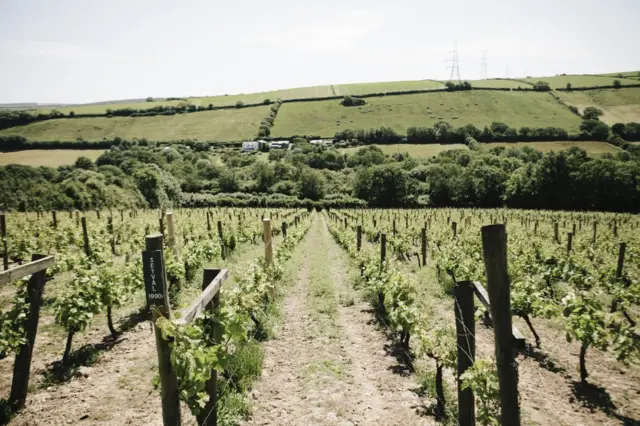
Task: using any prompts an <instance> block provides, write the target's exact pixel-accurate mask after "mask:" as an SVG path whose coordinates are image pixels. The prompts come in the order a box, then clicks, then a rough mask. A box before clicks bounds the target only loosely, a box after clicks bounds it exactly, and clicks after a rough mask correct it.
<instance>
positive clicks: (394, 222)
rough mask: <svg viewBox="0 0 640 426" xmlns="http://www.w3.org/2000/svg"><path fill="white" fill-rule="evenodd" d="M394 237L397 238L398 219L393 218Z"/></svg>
mask: <svg viewBox="0 0 640 426" xmlns="http://www.w3.org/2000/svg"><path fill="white" fill-rule="evenodd" d="M392 235H393V236H394V237H395V236H396V218H395V217H394V218H393V233H392Z"/></svg>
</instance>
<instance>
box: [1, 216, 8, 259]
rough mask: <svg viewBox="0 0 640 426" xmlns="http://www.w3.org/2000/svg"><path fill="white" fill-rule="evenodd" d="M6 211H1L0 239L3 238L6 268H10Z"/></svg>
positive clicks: (3, 257) (3, 254)
mask: <svg viewBox="0 0 640 426" xmlns="http://www.w3.org/2000/svg"><path fill="white" fill-rule="evenodd" d="M6 220H7V219H6V217H5V215H4V213H0V239H2V264H3V265H4V270H5V271H6V270H7V269H9V253H8V250H9V248H8V244H7V222H6Z"/></svg>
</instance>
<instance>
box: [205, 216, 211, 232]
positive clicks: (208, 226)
mask: <svg viewBox="0 0 640 426" xmlns="http://www.w3.org/2000/svg"><path fill="white" fill-rule="evenodd" d="M205 213H206V214H207V232H208V233H209V236H211V216H210V214H211V213H210V212H208V211H207V212H205Z"/></svg>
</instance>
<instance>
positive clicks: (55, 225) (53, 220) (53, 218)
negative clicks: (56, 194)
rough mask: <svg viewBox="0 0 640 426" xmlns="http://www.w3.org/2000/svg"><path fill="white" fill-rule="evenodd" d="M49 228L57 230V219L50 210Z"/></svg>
mask: <svg viewBox="0 0 640 426" xmlns="http://www.w3.org/2000/svg"><path fill="white" fill-rule="evenodd" d="M51 226H53V227H54V228H58V218H57V217H56V211H55V210H51Z"/></svg>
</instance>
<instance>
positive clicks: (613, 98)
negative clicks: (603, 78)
mask: <svg viewBox="0 0 640 426" xmlns="http://www.w3.org/2000/svg"><path fill="white" fill-rule="evenodd" d="M556 93H557V94H558V96H559V97H560V98H561V99H562V100H564V101H565V102H567V103H568V104H570V105H574V106H576V107H577V108H578V109H579V110H580V111H581V112H582V110H583V109H584V108H586V107H588V106H595V107H597V108H600V109H601V110H602V112H604V115H603V116H602V117H601V120H602V121H604V122H605V123H607V124H610V125H611V124H615V123H628V122H631V121H635V122H640V87H630V88H628V89H620V90H615V89H600V90H585V91H583V92H556Z"/></svg>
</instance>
